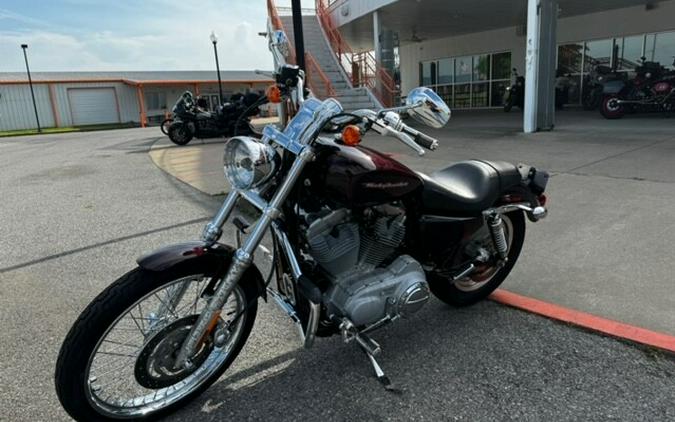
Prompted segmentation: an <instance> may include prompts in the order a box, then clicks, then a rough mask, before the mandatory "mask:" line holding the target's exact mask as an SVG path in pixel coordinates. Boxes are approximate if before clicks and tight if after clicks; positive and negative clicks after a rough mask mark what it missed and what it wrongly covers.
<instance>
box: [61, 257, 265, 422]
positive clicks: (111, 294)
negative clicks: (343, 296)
mask: <svg viewBox="0 0 675 422" xmlns="http://www.w3.org/2000/svg"><path fill="white" fill-rule="evenodd" d="M208 272H209V271H206V273H208ZM202 273H205V269H204V268H203V266H197V265H191V266H185V267H183V268H180V269H177V270H173V269H169V270H166V271H161V272H153V271H148V270H143V269H141V268H137V269H135V270H133V271H131V272H129V273H127V274H126V275H124V276H123V277H121V278H120V279H118V280H117V281H115V282H114V283H113V284H111V285H110V286H109V287H108V288H106V289H105V290H104V291H103V292H101V294H99V295H98V297H96V299H94V301H92V302H91V303H90V304H89V306H87V308H86V309H85V310H84V311H83V312H82V314H81V315H80V316H79V318H78V319H77V321H76V322H75V324H74V325H73V327H72V328H71V329H70V331H69V333H68V335H67V336H66V338H65V340H64V342H63V345H62V346H61V351H60V353H59V357H58V359H57V362H56V373H55V380H54V381H55V384H56V393H57V395H58V398H59V400H60V402H61V405H62V406H63V408H64V409H65V410H66V412H68V414H69V415H70V416H71V417H73V418H74V419H75V420H78V421H93V420H96V421H117V420H121V419H128V418H129V417H133V418H134V420H153V419H156V418H157V417H158V416H160V415H163V414H166V413H168V412H171V411H173V410H175V409H177V408H179V407H182V406H184V405H185V404H186V403H187V402H189V401H190V400H192V399H194V398H195V397H196V396H198V395H199V394H201V393H202V392H204V390H206V389H207V388H209V386H210V385H211V384H213V383H214V382H215V381H216V380H218V378H219V377H220V376H221V375H222V374H223V372H225V370H227V368H228V367H229V366H230V365H231V364H232V362H233V361H234V359H235V358H236V357H237V355H238V354H239V352H240V351H241V349H242V347H243V346H244V344H245V343H246V341H247V339H248V336H249V334H250V332H251V328H252V327H253V323H254V322H255V317H256V313H257V309H258V303H257V300H256V299H257V296H258V294H257V290H256V287H255V283H254V282H253V280H251V279H250V278H247V275H246V274H244V277H243V278H242V280H241V281H240V283H239V286H240V288H241V290H242V291H243V297H244V299H245V302H244V303H245V304H247V305H246V309H245V312H244V314H243V315H242V318H244V321H243V325H242V328H241V330H242V331H241V334H240V335H239V337H238V338H237V339H236V342H235V343H233V344H232V346H231V347H232V348H231V350H230V351H229V352H228V353H229V354H228V355H227V357H226V358H225V359H224V360H223V362H222V363H221V364H220V366H219V367H218V368H217V369H215V371H214V372H212V373H211V374H210V375H208V377H206V378H204V379H203V380H201V381H200V383H198V384H197V385H196V386H195V387H194V389H193V390H188V391H187V392H186V395H185V396H182V397H180V398H179V399H178V400H176V401H173V402H170V404H167V405H166V406H165V407H161V406H158V409H153V410H152V411H149V412H147V413H145V414H142V415H135V414H134V415H126V416H122V415H113V414H110V413H104V410H102V408H98V406H99V405H96V406H95V405H94V404H92V403H93V402H94V401H93V400H92V399H91V393H90V392H89V390H90V388H89V385H90V382H89V381H88V377H89V376H90V373H89V370H90V364H91V363H90V359H91V358H92V357H93V355H94V354H95V353H97V352H98V349H97V347H99V344H100V342H101V340H102V339H104V338H106V335H107V333H108V330H109V329H110V328H112V327H114V326H115V324H117V321H118V318H119V317H120V316H122V315H125V312H127V310H129V309H130V308H131V307H133V306H135V304H136V303H137V302H138V301H139V300H141V299H142V298H145V297H146V296H147V295H148V294H151V293H153V292H154V291H156V290H157V289H158V288H162V286H166V285H169V284H170V283H172V282H174V281H176V280H179V279H181V278H184V277H188V276H192V275H195V274H202ZM249 275H250V273H249Z"/></svg>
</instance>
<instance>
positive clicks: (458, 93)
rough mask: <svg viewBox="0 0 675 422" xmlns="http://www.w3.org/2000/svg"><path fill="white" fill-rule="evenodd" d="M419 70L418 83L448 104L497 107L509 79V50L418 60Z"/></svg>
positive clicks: (467, 106)
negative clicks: (428, 88) (434, 92)
mask: <svg viewBox="0 0 675 422" xmlns="http://www.w3.org/2000/svg"><path fill="white" fill-rule="evenodd" d="M419 72H420V74H419V78H420V85H424V86H428V87H430V88H432V89H433V90H434V91H436V93H437V94H438V95H439V96H440V97H441V98H442V99H443V101H445V102H446V103H447V104H448V105H449V106H450V107H453V108H471V107H499V106H501V104H502V98H503V96H504V91H505V90H506V87H507V86H509V85H510V83H511V52H503V53H495V54H478V55H474V56H462V57H447V58H440V59H438V60H430V61H425V62H420V63H419ZM493 90H494V91H493Z"/></svg>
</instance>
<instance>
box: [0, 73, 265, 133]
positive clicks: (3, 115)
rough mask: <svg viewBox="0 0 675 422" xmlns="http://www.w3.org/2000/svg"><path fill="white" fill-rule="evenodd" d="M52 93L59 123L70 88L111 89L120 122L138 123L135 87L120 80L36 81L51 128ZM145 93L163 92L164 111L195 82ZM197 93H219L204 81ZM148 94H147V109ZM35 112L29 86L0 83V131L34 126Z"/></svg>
mask: <svg viewBox="0 0 675 422" xmlns="http://www.w3.org/2000/svg"><path fill="white" fill-rule="evenodd" d="M49 85H52V90H53V93H54V103H55V105H56V113H57V116H58V117H57V120H58V123H59V125H60V126H62V127H66V126H72V125H73V117H72V116H73V114H72V111H71V104H70V99H69V97H68V90H69V89H71V88H77V89H82V88H113V89H114V90H115V95H116V98H117V103H118V106H119V113H120V121H121V122H122V123H127V122H135V123H140V120H141V118H140V110H139V108H138V97H137V92H136V87H135V86H130V85H127V84H124V83H122V82H59V83H54V84H46V83H36V84H33V88H34V89H35V100H36V103H37V106H38V114H39V116H40V125H41V126H42V127H54V126H56V125H57V121H55V119H54V112H53V111H52V105H51V99H50V97H49V91H50V87H49ZM266 86H267V82H261V83H256V84H254V88H253V89H254V90H255V91H259V90H263V89H264V88H265V87H266ZM247 89H251V86H250V84H241V83H232V82H226V81H224V82H223V94H224V96H225V97H226V98H229V96H230V95H231V94H233V93H235V92H246V90H247ZM143 90H144V92H146V93H148V92H156V91H164V92H166V101H167V104H166V106H167V111H171V108H172V107H173V104H174V103H175V101H176V100H177V99H178V97H179V96H180V95H181V94H182V93H183V92H185V91H186V90H190V91H193V92H194V84H188V83H186V84H185V85H174V86H152V85H149V86H146V87H144V88H143ZM199 92H200V94H212V95H213V94H218V84H213V83H205V84H200V85H199ZM147 107H148V104H147V95H146V108H147ZM148 111H149V113H148V117H155V118H156V119H157V118H159V120H160V121H161V118H160V117H159V116H160V115H162V114H163V112H162V111H159V110H148ZM36 127H37V126H36V124H35V113H34V111H33V101H32V99H31V96H30V87H29V86H28V84H2V83H0V131H4V130H19V129H34V128H36Z"/></svg>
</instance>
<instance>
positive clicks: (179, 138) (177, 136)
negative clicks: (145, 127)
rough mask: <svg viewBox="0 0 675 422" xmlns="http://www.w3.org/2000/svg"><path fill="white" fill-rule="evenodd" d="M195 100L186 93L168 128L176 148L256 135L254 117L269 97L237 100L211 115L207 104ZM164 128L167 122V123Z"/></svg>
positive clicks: (177, 102)
mask: <svg viewBox="0 0 675 422" xmlns="http://www.w3.org/2000/svg"><path fill="white" fill-rule="evenodd" d="M198 101H199V100H197V101H195V99H194V96H193V95H192V93H191V92H190V91H185V93H183V95H181V96H180V98H178V100H177V101H176V104H175V105H174V106H173V110H172V112H173V116H174V117H173V120H172V121H171V123H170V124H169V126H168V129H167V134H168V136H169V139H171V141H172V142H173V143H174V144H176V145H187V144H188V143H189V142H190V141H191V140H192V138H194V137H196V138H200V139H201V138H213V137H219V136H233V135H235V134H245V135H250V134H253V133H254V131H253V129H252V128H251V125H250V118H251V117H252V116H255V115H256V114H258V113H259V111H260V110H259V108H258V107H259V106H260V105H262V104H264V102H265V97H264V96H259V95H256V94H253V93H251V94H247V95H242V96H240V97H237V98H233V101H232V102H227V103H224V104H222V105H219V106H218V107H216V110H215V111H213V112H209V111H206V110H205V108H206V107H205V104H199V103H198ZM163 126H164V123H163Z"/></svg>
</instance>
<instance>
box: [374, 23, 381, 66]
mask: <svg viewBox="0 0 675 422" xmlns="http://www.w3.org/2000/svg"><path fill="white" fill-rule="evenodd" d="M381 32H382V23H381V22H380V13H379V12H378V11H377V10H376V11H374V12H373V50H374V51H375V60H376V61H377V62H378V63H382V45H380V33H381Z"/></svg>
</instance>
